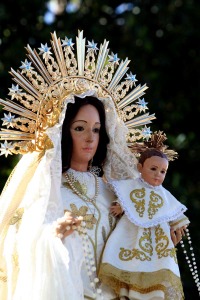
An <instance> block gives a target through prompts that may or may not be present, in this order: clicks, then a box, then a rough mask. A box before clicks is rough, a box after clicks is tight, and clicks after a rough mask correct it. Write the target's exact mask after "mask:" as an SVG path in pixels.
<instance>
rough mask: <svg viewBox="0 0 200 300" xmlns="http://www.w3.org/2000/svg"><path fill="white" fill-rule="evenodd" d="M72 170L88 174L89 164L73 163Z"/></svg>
mask: <svg viewBox="0 0 200 300" xmlns="http://www.w3.org/2000/svg"><path fill="white" fill-rule="evenodd" d="M70 168H71V169H73V170H75V171H79V172H87V171H88V164H80V163H76V162H71V164H70Z"/></svg>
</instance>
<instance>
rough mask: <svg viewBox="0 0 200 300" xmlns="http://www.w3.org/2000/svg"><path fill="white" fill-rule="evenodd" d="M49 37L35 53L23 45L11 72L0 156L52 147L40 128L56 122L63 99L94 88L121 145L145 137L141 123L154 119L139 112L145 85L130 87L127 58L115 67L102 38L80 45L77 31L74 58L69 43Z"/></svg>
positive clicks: (3, 102) (143, 105)
mask: <svg viewBox="0 0 200 300" xmlns="http://www.w3.org/2000/svg"><path fill="white" fill-rule="evenodd" d="M51 37H52V40H51V46H52V47H48V45H47V44H41V47H40V48H38V49H39V51H40V52H39V53H38V52H37V51H36V50H35V49H34V50H32V49H31V47H30V46H29V45H28V46H27V47H26V50H27V52H28V53H27V57H28V59H29V60H28V59H26V60H25V61H24V62H22V65H21V66H20V68H19V69H20V70H18V71H17V72H16V71H14V70H13V69H11V72H10V73H11V75H12V76H13V80H14V81H15V82H16V83H17V84H16V85H14V84H13V85H12V87H11V88H10V89H9V91H10V92H9V93H8V95H9V96H11V99H6V100H3V99H0V104H1V105H3V109H4V110H6V111H9V113H8V114H4V118H2V121H3V124H2V126H6V127H7V129H3V128H1V131H0V139H1V140H5V141H4V143H1V148H0V151H1V153H0V155H3V154H5V156H7V155H8V154H25V153H27V152H33V151H42V150H44V149H47V148H49V147H52V143H51V141H50V139H49V138H48V137H47V134H46V130H47V128H49V127H52V126H54V125H55V124H56V123H57V122H58V118H59V115H60V112H61V110H62V108H63V103H64V101H65V99H66V98H67V97H68V96H69V95H72V94H76V95H78V94H82V93H84V92H85V91H88V90H95V91H96V94H97V96H98V97H100V98H101V97H103V98H106V97H108V98H109V99H112V100H111V101H113V102H114V104H115V108H116V110H117V113H118V115H119V117H120V118H121V119H122V120H123V121H124V123H125V125H126V126H127V127H128V130H129V131H128V135H127V142H134V141H136V140H140V139H141V138H146V139H148V138H149V137H150V136H151V131H150V128H149V127H146V124H149V123H151V120H153V119H155V116H154V114H152V115H149V113H144V112H145V111H146V110H147V109H148V107H147V104H148V103H147V102H145V100H144V99H141V98H140V97H142V96H143V95H144V91H145V90H146V89H147V86H146V84H144V85H143V86H141V85H140V84H139V85H137V86H136V81H137V79H136V75H133V74H132V72H130V73H129V74H127V71H128V69H129V68H128V67H127V66H128V64H129V62H130V60H128V58H126V59H125V61H121V62H120V63H119V61H120V59H119V58H118V56H117V54H114V53H113V52H111V54H110V55H109V49H108V43H109V42H108V41H106V40H105V41H104V42H103V44H101V45H100V48H99V49H98V48H97V44H96V43H95V42H94V41H93V40H92V41H91V42H90V41H88V44H87V45H86V40H85V38H83V31H78V37H76V48H77V52H76V55H75V51H74V43H73V42H72V39H68V38H67V37H65V39H64V40H61V39H60V38H57V36H56V33H55V32H54V33H53V34H51ZM51 49H52V50H53V51H52V50H51ZM86 49H87V51H86ZM85 52H86V53H85ZM125 74H126V78H123V77H124V76H125ZM133 87H134V88H133ZM136 101H137V102H136ZM11 113H13V114H16V115H17V116H15V115H12V114H11ZM9 140H12V141H14V142H13V143H11V142H8V141H9Z"/></svg>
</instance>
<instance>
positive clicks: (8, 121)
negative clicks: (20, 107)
mask: <svg viewBox="0 0 200 300" xmlns="http://www.w3.org/2000/svg"><path fill="white" fill-rule="evenodd" d="M14 118H15V115H13V116H12V115H11V113H10V112H9V114H4V118H2V119H1V120H2V121H3V124H2V126H7V128H9V127H12V128H13V119H14Z"/></svg>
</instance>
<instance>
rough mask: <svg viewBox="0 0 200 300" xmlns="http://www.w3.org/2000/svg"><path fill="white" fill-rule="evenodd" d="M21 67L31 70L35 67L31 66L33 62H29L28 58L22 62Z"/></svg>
mask: <svg viewBox="0 0 200 300" xmlns="http://www.w3.org/2000/svg"><path fill="white" fill-rule="evenodd" d="M20 69H22V70H27V71H29V70H32V69H33V68H32V67H31V62H28V60H27V59H26V60H25V62H22V65H21V67H20Z"/></svg>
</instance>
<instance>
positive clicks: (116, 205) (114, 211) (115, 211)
mask: <svg viewBox="0 0 200 300" xmlns="http://www.w3.org/2000/svg"><path fill="white" fill-rule="evenodd" d="M110 212H111V214H112V215H113V216H114V217H117V216H119V215H121V214H122V213H123V210H122V208H121V206H120V205H119V203H117V202H114V203H113V205H112V206H111V207H110Z"/></svg>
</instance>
